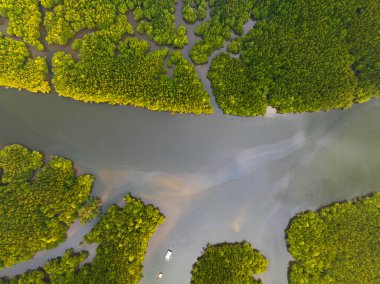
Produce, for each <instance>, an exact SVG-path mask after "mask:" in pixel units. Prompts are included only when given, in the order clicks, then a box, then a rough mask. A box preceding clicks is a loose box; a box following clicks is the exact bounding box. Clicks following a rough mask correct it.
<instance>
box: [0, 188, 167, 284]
mask: <svg viewBox="0 0 380 284" xmlns="http://www.w3.org/2000/svg"><path fill="white" fill-rule="evenodd" d="M124 200H125V207H124V208H120V207H118V206H116V205H113V206H111V207H110V208H109V209H108V211H107V213H106V214H105V215H104V216H103V217H102V218H101V220H100V221H99V223H97V224H96V225H95V227H94V228H93V229H92V230H91V231H90V233H89V234H88V235H87V236H86V237H85V240H86V241H87V242H90V243H93V242H95V243H97V244H98V248H97V250H96V256H95V258H94V260H93V261H92V262H91V263H87V264H85V265H84V266H82V267H79V265H80V264H81V263H83V261H84V260H85V258H86V257H87V253H86V252H82V253H80V254H74V253H73V252H72V251H71V250H69V251H67V252H66V253H65V255H64V256H63V257H62V258H58V259H54V260H50V261H49V262H48V263H47V264H46V265H45V266H43V267H42V268H40V269H38V270H34V271H28V272H27V273H24V274H23V275H20V276H17V277H15V278H13V279H11V280H7V279H4V282H5V283H9V282H10V283H12V284H13V283H19V284H21V283H65V284H77V283H80V284H81V283H83V284H84V283H112V284H116V283H120V284H129V283H134V284H136V283H138V282H139V280H140V278H141V276H142V261H143V260H144V256H145V253H146V248H147V246H148V241H149V239H150V238H151V236H152V235H153V233H154V232H155V230H156V229H157V227H158V226H159V225H160V224H161V223H162V222H163V221H164V216H163V215H162V214H161V213H160V212H159V210H158V209H156V208H154V207H153V206H152V205H145V204H144V203H143V202H142V201H141V200H139V199H135V198H133V197H131V196H130V195H127V196H126V197H125V198H124ZM32 279H33V280H32ZM28 281H29V282H28ZM0 283H1V280H0Z"/></svg>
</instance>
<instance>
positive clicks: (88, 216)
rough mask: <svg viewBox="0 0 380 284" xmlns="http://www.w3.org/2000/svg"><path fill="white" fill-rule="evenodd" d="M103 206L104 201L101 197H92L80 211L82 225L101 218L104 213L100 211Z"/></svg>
mask: <svg viewBox="0 0 380 284" xmlns="http://www.w3.org/2000/svg"><path fill="white" fill-rule="evenodd" d="M101 205H102V200H101V199H100V198H99V197H92V198H91V199H90V200H89V201H88V202H87V203H86V204H84V205H83V206H82V207H81V208H80V209H79V210H78V217H79V220H80V221H81V222H82V223H87V222H89V221H91V220H92V219H95V218H97V217H99V215H100V213H102V211H101V209H100V206H101Z"/></svg>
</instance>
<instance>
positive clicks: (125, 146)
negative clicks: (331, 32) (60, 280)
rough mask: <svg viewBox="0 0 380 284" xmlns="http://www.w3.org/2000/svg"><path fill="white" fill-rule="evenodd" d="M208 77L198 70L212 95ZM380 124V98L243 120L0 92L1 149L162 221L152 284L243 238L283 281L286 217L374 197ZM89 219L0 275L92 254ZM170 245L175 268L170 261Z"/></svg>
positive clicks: (186, 272) (175, 280) (172, 283)
mask: <svg viewBox="0 0 380 284" xmlns="http://www.w3.org/2000/svg"><path fill="white" fill-rule="evenodd" d="M250 24H251V26H252V23H250ZM193 30H194V27H193ZM190 39H191V42H192V44H193V42H194V40H195V37H194V36H193V37H191V38H190ZM188 49H189V48H188ZM214 56H215V54H214ZM207 69H208V66H207V65H206V66H201V67H197V71H198V73H199V75H200V77H201V79H202V81H203V83H204V85H205V88H206V90H208V91H209V92H210V93H211V91H210V84H209V82H208V80H207V79H206V74H207ZM212 103H213V105H214V107H215V102H214V99H212ZM379 121H380V100H374V101H371V102H369V103H365V104H362V105H355V106H353V107H352V108H351V109H349V110H345V111H340V110H334V111H329V112H320V113H317V114H311V113H305V114H296V115H293V114H288V115H269V116H268V117H258V118H239V117H231V116H224V115H223V114H222V112H221V110H220V109H218V108H217V107H216V109H215V113H214V114H213V115H210V116H205V115H200V116H194V115H171V114H169V113H163V112H151V111H147V110H144V109H137V108H132V107H121V106H110V105H106V104H99V105H97V104H85V103H81V102H75V101H73V100H70V99H66V98H61V97H58V96H57V95H56V94H50V95H35V94H29V93H28V92H25V91H17V90H11V89H5V88H0V131H1V132H0V147H3V146H5V145H7V144H11V143H19V144H23V145H25V146H27V147H29V148H31V149H36V150H39V151H42V152H44V153H46V154H47V155H51V154H57V155H61V156H64V157H67V158H69V159H71V160H73V161H74V163H75V166H76V168H77V169H78V173H79V174H82V173H92V174H94V175H95V176H96V182H95V186H94V195H96V196H99V197H101V198H102V201H103V202H104V206H103V211H104V212H105V211H106V209H107V207H108V206H109V205H110V204H112V203H118V204H121V205H122V202H121V200H122V197H123V196H124V195H125V194H127V193H129V192H131V193H132V194H133V195H134V196H136V197H141V198H142V199H143V200H144V201H145V202H147V203H152V204H154V205H155V206H157V207H159V208H160V210H161V212H163V213H164V214H165V215H166V221H165V223H164V224H163V225H161V227H160V228H159V229H158V230H157V232H156V233H155V234H154V236H153V238H152V239H151V240H150V242H149V248H148V251H147V254H146V259H145V261H144V269H143V275H144V278H143V279H142V280H141V283H142V284H150V283H156V281H155V280H154V277H155V275H156V273H157V272H158V271H163V272H164V277H163V278H162V279H161V280H160V283H163V284H182V283H184V284H185V283H189V281H190V271H191V268H192V265H193V263H194V262H195V261H196V259H197V257H198V256H199V255H200V254H201V252H202V248H203V247H204V246H205V245H206V244H207V243H216V242H222V241H229V242H234V241H242V240H247V241H249V242H250V243H251V244H252V245H253V246H254V247H255V248H257V249H258V250H260V251H261V252H262V253H263V254H264V255H265V256H266V257H267V258H268V260H269V267H268V270H267V272H265V273H263V274H262V275H260V277H261V278H262V280H263V282H264V283H267V284H281V283H286V282H287V265H288V261H289V260H290V259H291V257H290V255H289V254H288V253H287V250H286V245H285V241H284V230H285V228H286V226H287V225H288V222H289V219H290V218H291V217H293V216H294V214H296V213H297V212H299V211H301V210H306V209H316V208H318V207H319V206H321V205H324V204H328V203H331V202H333V201H339V200H344V199H349V198H353V197H355V196H358V195H363V194H367V193H369V192H373V191H378V189H379V185H380V175H379V161H380V151H378V141H379V138H380V123H379ZM95 222H96V221H94V222H91V223H89V224H86V225H80V224H79V223H75V224H74V225H73V226H72V227H71V228H70V230H69V233H68V235H69V238H68V240H67V241H66V242H65V243H63V244H61V245H60V246H59V247H57V248H56V249H53V250H49V251H43V252H40V253H38V254H37V255H36V256H35V258H34V259H33V260H31V261H27V262H25V263H21V264H19V265H16V266H14V267H12V268H8V269H4V270H2V271H0V277H1V276H4V275H7V276H13V275H15V274H17V273H22V272H24V271H26V270H27V269H30V268H36V267H38V266H40V265H42V264H44V262H45V261H46V260H47V259H49V258H53V257H57V256H60V255H62V254H63V252H64V251H65V250H66V249H68V248H71V247H73V248H75V249H77V250H79V249H81V248H84V249H88V250H90V252H91V254H90V256H93V255H94V250H95V248H94V247H86V246H84V247H80V246H79V243H80V242H81V240H82V238H83V236H84V235H85V234H86V233H88V232H89V230H90V229H91V227H92V226H93V225H94V223H95ZM172 247H174V254H173V259H172V261H171V262H165V260H164V255H165V253H166V250H167V249H169V248H172Z"/></svg>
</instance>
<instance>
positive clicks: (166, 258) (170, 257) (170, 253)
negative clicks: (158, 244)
mask: <svg viewBox="0 0 380 284" xmlns="http://www.w3.org/2000/svg"><path fill="white" fill-rule="evenodd" d="M172 255H173V251H172V250H171V249H169V250H168V251H167V252H166V254H165V260H166V261H170V260H171V259H172Z"/></svg>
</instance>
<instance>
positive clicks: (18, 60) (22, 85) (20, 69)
mask: <svg viewBox="0 0 380 284" xmlns="http://www.w3.org/2000/svg"><path fill="white" fill-rule="evenodd" d="M48 72H49V71H48V67H47V64H46V60H45V58H42V57H36V58H34V59H32V58H30V57H29V50H28V48H27V47H26V45H25V44H24V43H23V42H20V41H17V40H14V39H11V38H9V37H5V36H3V35H2V34H1V33H0V86H5V87H11V88H17V89H27V90H28V91H30V92H42V93H48V92H49V91H50V86H49V83H48V81H47V75H48Z"/></svg>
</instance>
